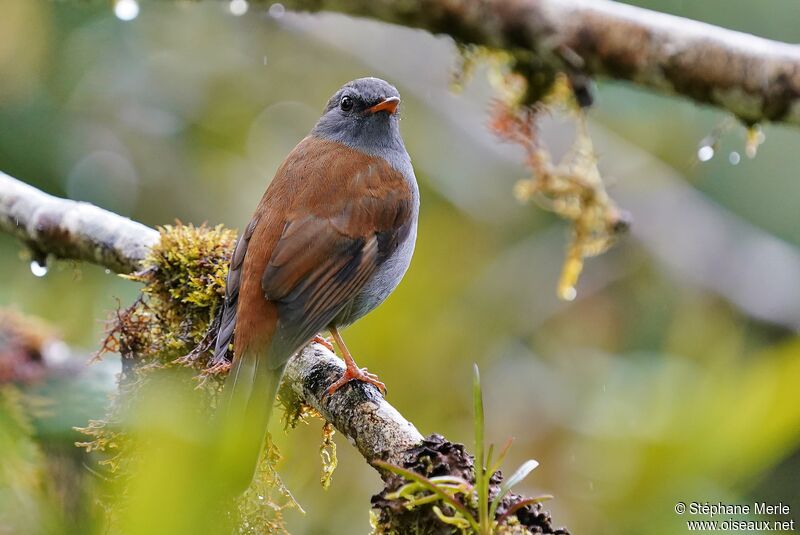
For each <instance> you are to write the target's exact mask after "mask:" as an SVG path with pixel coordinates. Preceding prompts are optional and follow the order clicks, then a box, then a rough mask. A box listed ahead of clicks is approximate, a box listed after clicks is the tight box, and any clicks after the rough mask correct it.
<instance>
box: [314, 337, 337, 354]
mask: <svg viewBox="0 0 800 535" xmlns="http://www.w3.org/2000/svg"><path fill="white" fill-rule="evenodd" d="M311 343H313V344H320V345H323V346H325V347H327V348H328V350H329V351H330V352H331V353H335V352H336V351H334V349H333V345H332V344H331V343H330V342H329V341H328V339H327V338H325V337H324V336H322V335H321V334H318V335H316V336H315V337H314V338H312V339H311Z"/></svg>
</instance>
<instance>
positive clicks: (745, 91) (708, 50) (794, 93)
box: [257, 0, 800, 125]
mask: <svg viewBox="0 0 800 535" xmlns="http://www.w3.org/2000/svg"><path fill="white" fill-rule="evenodd" d="M257 1H258V2H261V3H265V4H270V3H272V2H271V0H270V1H268V0H257ZM284 4H285V5H286V6H287V7H290V8H294V9H299V10H309V11H318V10H329V11H339V12H342V13H347V14H351V15H357V16H363V17H369V18H374V19H378V20H381V21H385V22H390V23H395V24H400V25H404V26H411V27H415V28H422V29H425V30H428V31H430V32H433V33H442V34H447V35H450V36H452V37H453V38H454V39H455V40H456V41H458V42H461V43H467V44H476V45H484V46H488V47H492V48H498V49H503V50H507V51H511V52H513V51H518V50H523V51H528V52H532V53H533V54H534V56H535V57H536V58H537V61H538V62H539V65H540V66H547V67H549V68H552V69H554V70H556V71H565V72H567V73H571V74H573V75H574V74H579V75H584V76H588V77H603V78H610V79H613V80H623V81H627V82H632V83H633V84H636V85H639V86H642V87H645V88H648V89H651V90H653V91H655V92H658V93H664V94H675V95H680V96H682V97H686V98H689V99H691V100H693V101H695V102H697V103H700V104H709V105H712V106H716V107H718V108H721V109H724V110H727V111H729V112H730V113H732V114H733V115H735V116H736V117H738V118H739V119H740V120H742V121H743V122H744V123H745V124H748V125H752V124H755V123H759V122H764V121H774V122H783V123H789V124H793V125H800V46H798V45H791V44H787V43H782V42H778V41H772V40H769V39H763V38H760V37H756V36H753V35H750V34H746V33H742V32H737V31H732V30H727V29H724V28H720V27H718V26H713V25H711V24H705V23H702V22H698V21H694V20H691V19H686V18H682V17H676V16H673V15H667V14H664V13H659V12H655V11H651V10H647V9H642V8H638V7H634V6H630V5H626V4H622V3H617V2H612V1H610V0H411V1H404V2H396V1H393V0H349V1H347V2H344V1H341V0H287V1H285V2H284ZM535 75H536V73H535V72H532V73H529V76H535Z"/></svg>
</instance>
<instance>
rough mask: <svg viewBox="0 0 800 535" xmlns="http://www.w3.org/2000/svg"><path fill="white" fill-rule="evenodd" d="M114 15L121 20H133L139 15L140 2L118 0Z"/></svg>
mask: <svg viewBox="0 0 800 535" xmlns="http://www.w3.org/2000/svg"><path fill="white" fill-rule="evenodd" d="M114 15H115V16H116V17H117V18H118V19H119V20H133V19H135V18H136V17H138V16H139V2H137V1H136V0H117V1H116V2H114Z"/></svg>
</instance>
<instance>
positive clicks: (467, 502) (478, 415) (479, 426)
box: [375, 364, 551, 535]
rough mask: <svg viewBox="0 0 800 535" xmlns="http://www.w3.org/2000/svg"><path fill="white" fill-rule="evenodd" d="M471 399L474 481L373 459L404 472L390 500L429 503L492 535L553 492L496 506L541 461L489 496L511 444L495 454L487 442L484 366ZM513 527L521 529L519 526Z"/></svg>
mask: <svg viewBox="0 0 800 535" xmlns="http://www.w3.org/2000/svg"><path fill="white" fill-rule="evenodd" d="M472 401H473V409H474V434H475V463H474V468H475V481H474V482H470V481H466V480H465V479H463V478H461V477H457V476H453V475H444V476H437V477H431V478H428V477H425V476H423V475H421V474H418V473H416V472H414V471H411V470H408V469H406V468H402V467H400V466H397V465H394V464H390V463H387V462H384V461H376V462H375V465H376V466H378V467H380V468H382V469H384V470H387V471H389V472H392V473H394V474H397V475H399V476H401V477H403V478H404V479H405V480H406V481H408V483H406V484H404V485H403V486H401V487H400V488H399V489H398V490H396V491H395V492H393V493H391V494H388V495H387V496H386V498H387V499H389V500H402V501H403V506H404V507H406V508H407V509H409V510H411V509H415V508H417V507H422V506H430V507H431V510H432V511H433V512H434V514H435V515H436V517H437V518H438V519H439V520H440V521H441V522H443V523H445V524H448V525H450V526H453V527H455V528H457V529H458V530H459V531H460V532H461V533H462V534H467V533H470V534H477V535H492V534H499V533H505V532H506V529H505V528H507V526H508V522H509V521H510V520H511V518H512V517H514V515H515V514H516V512H517V511H519V510H520V509H522V508H523V507H525V506H528V505H532V504H536V503H539V502H542V501H544V500H547V499H550V498H551V496H539V497H536V498H528V499H519V500H518V501H516V502H514V503H511V504H506V505H505V510H504V511H503V512H502V514H498V510H499V509H500V507H501V505H502V504H503V500H504V499H505V498H506V497H508V496H509V494H510V492H511V489H512V488H514V486H516V485H517V484H518V483H520V482H521V481H522V480H524V479H525V478H526V477H527V476H528V474H530V473H531V472H532V471H533V470H534V469H535V468H536V467H537V466H538V465H539V463H538V462H536V461H534V460H533V459H529V460H527V461H525V462H524V463H522V465H521V466H520V467H519V468H517V470H516V471H515V472H514V473H513V474H512V475H511V476H510V477H508V478H507V479H506V480H505V481H503V482H502V484H501V485H500V487H499V489H497V491H496V492H495V494H494V497H493V498H492V499H491V500H490V499H489V498H490V488H491V479H492V476H493V475H494V474H495V473H497V471H498V470H499V469H500V466H501V465H502V464H503V460H504V459H505V457H506V454H507V453H508V450H509V449H510V448H511V442H512V440H511V439H508V440H507V441H506V443H505V444H504V445H503V447H502V448H500V451H499V452H498V455H497V458H495V457H494V445H493V444H490V445H489V446H488V448H486V443H485V435H484V421H485V420H484V412H483V394H482V391H481V380H480V372H479V371H478V365H477V364H476V365H475V366H474V375H473V382H472ZM514 533H517V532H516V531H515V532H514Z"/></svg>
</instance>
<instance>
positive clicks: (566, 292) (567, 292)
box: [559, 286, 578, 301]
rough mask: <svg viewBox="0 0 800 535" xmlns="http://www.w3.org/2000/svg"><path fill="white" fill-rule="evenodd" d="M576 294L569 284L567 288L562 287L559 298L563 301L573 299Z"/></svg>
mask: <svg viewBox="0 0 800 535" xmlns="http://www.w3.org/2000/svg"><path fill="white" fill-rule="evenodd" d="M577 296H578V291H577V290H576V289H575V287H574V286H570V287H569V288H564V289H563V290H562V291H561V295H560V296H559V297H561V299H563V300H564V301H574V300H575V298H576V297H577Z"/></svg>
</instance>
